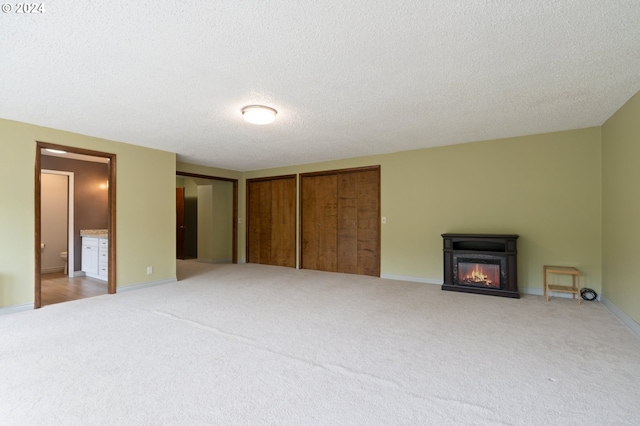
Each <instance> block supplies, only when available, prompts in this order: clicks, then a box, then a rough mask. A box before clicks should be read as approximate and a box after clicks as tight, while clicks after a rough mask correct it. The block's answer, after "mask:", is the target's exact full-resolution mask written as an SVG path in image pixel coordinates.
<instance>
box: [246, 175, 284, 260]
mask: <svg viewBox="0 0 640 426" xmlns="http://www.w3.org/2000/svg"><path fill="white" fill-rule="evenodd" d="M295 201H296V178H295V176H293V177H286V178H274V179H262V180H255V181H251V180H248V181H247V212H248V214H247V261H248V262H249V263H261V264H266V265H276V266H288V267H292V268H293V267H295V266H296V208H295V206H296V205H295Z"/></svg>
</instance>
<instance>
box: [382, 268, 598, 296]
mask: <svg viewBox="0 0 640 426" xmlns="http://www.w3.org/2000/svg"><path fill="white" fill-rule="evenodd" d="M380 278H384V279H387V280H397V281H411V282H414V283H422V284H436V285H442V279H438V278H423V277H408V276H405V275H393V274H380ZM518 292H519V293H521V294H531V295H533V296H544V289H543V288H542V287H518ZM549 296H550V297H565V298H569V299H571V298H572V295H571V294H569V293H556V292H551V293H549ZM597 300H600V295H598V299H597Z"/></svg>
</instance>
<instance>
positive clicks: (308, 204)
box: [302, 175, 338, 272]
mask: <svg viewBox="0 0 640 426" xmlns="http://www.w3.org/2000/svg"><path fill="white" fill-rule="evenodd" d="M302 185H303V194H304V198H303V199H302V216H303V217H302V223H303V229H302V265H303V268H305V269H315V270H317V271H329V272H336V271H337V263H338V236H337V228H338V222H337V220H338V194H337V186H338V180H337V176H336V175H321V176H313V177H305V178H304V179H303V180H302Z"/></svg>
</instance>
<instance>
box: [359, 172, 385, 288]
mask: <svg viewBox="0 0 640 426" xmlns="http://www.w3.org/2000/svg"><path fill="white" fill-rule="evenodd" d="M379 176H380V174H379V172H375V171H366V172H358V173H357V181H358V190H357V192H358V213H357V216H358V220H357V221H358V242H357V246H358V247H357V253H358V254H357V256H358V261H357V264H358V268H357V269H358V271H357V273H358V274H360V275H372V276H380V266H379V265H380V253H379V251H380V249H379V247H380V196H379V194H380V181H379Z"/></svg>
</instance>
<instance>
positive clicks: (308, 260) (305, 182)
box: [300, 177, 318, 269]
mask: <svg viewBox="0 0 640 426" xmlns="http://www.w3.org/2000/svg"><path fill="white" fill-rule="evenodd" d="M300 192H301V194H304V195H303V196H302V200H301V202H300V205H301V216H302V219H301V221H302V223H301V232H300V234H301V235H300V240H301V241H300V248H301V251H302V253H301V256H300V264H301V265H300V266H301V267H302V268H304V269H318V238H317V237H316V234H317V233H318V219H317V211H316V199H317V196H316V181H315V178H313V177H308V178H304V179H300Z"/></svg>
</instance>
